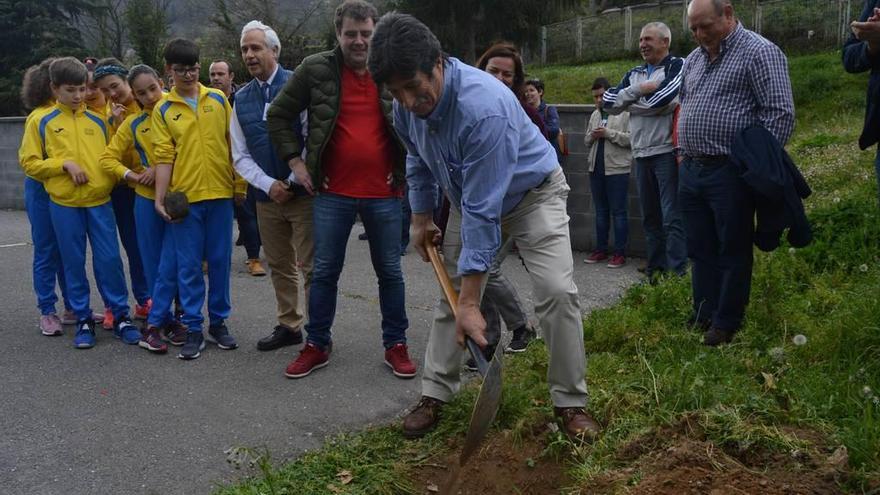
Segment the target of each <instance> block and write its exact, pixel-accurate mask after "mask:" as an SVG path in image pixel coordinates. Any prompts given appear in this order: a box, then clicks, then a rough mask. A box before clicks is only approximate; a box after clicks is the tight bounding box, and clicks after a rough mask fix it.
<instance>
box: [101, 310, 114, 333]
mask: <svg viewBox="0 0 880 495" xmlns="http://www.w3.org/2000/svg"><path fill="white" fill-rule="evenodd" d="M101 326H102V327H104V330H107V331H110V330H113V329H114V328H115V325H113V311H110V308H104V318H103V319H102V320H101Z"/></svg>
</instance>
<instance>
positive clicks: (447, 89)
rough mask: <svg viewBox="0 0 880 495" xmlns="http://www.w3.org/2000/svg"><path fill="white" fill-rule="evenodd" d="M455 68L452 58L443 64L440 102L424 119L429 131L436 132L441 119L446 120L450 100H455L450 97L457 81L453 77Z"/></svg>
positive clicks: (456, 63)
mask: <svg viewBox="0 0 880 495" xmlns="http://www.w3.org/2000/svg"><path fill="white" fill-rule="evenodd" d="M457 66H458V59H456V58H453V57H449V59H447V60H446V61H444V62H443V88H442V89H441V94H440V101H438V102H437V106H435V107H434V110H433V111H432V112H431V113H430V114H429V115H428V116H427V117H425V120H426V121H427V123H428V128H429V129H433V130H436V129H437V128H438V127H440V124H441V123H443V119H444V118H446V114H447V113H448V110H449V107H450V106H451V105H452V99H453V98H455V96H453V95H452V92H453V91H452V90H453V85H454V84H455V81H456V80H457V79H458V78H457V77H455V76H456V75H457V74H454V73H457V70H456V69H457Z"/></svg>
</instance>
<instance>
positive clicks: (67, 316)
mask: <svg viewBox="0 0 880 495" xmlns="http://www.w3.org/2000/svg"><path fill="white" fill-rule="evenodd" d="M92 321H94V322H95V323H101V322H102V321H104V315H102V314H99V313H95V312H94V311H92ZM61 324H62V325H76V313H74V312H73V311H71V310H69V309H66V310H64V316H62V317H61Z"/></svg>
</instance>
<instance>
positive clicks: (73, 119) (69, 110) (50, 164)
mask: <svg viewBox="0 0 880 495" xmlns="http://www.w3.org/2000/svg"><path fill="white" fill-rule="evenodd" d="M49 76H50V79H51V81H52V83H51V85H52V91H53V93H54V96H55V100H56V103H55V105H54V106H53V107H52V109H51V111H49V112H48V113H46V114H45V115H43V116H41V117H40V118H39V119H36V118H35V119H32V120H30V121H29V122H28V123H27V125H26V127H25V133H24V137H23V138H22V144H21V148H20V149H19V161H20V163H21V165H22V167H23V168H24V170H25V173H26V174H27V175H28V176H30V177H33V178H35V179H37V180H39V181H42V182H43V184H44V186H45V188H46V192H48V194H49V199H50V204H49V215H50V217H51V219H52V227H53V229H54V231H55V235H56V238H57V240H58V245H59V247H60V252H61V259H62V263H63V265H64V275H65V284H66V286H67V296H68V301H69V303H70V306H71V309H72V310H73V311H74V313H75V314H76V317H77V323H76V336H75V337H74V341H73V343H74V346H75V347H77V348H81V349H85V348H90V347H94V345H95V330H94V323H93V321H92V311H91V309H90V307H89V283H88V279H87V278H86V267H85V265H86V258H85V257H86V238H88V240H89V243H90V244H91V247H92V253H93V265H94V270H95V280H96V281H97V283H98V284H99V286H100V289H101V292H102V293H103V294H104V295H105V296H106V297H107V300H108V302H109V303H110V306H111V310H112V311H113V316H114V319H115V322H116V323H115V325H114V332H115V333H116V336H117V337H119V338H121V339H122V340H123V341H124V342H125V343H129V344H136V343H137V342H138V340H140V331H138V329H137V327H135V326H134V325H133V324H132V323H131V320H130V318H129V316H128V310H129V307H128V292H127V291H126V289H125V275H124V273H123V271H122V260H121V258H120V257H119V245H118V243H117V241H116V228H115V225H114V222H113V210H112V209H111V208H110V204H109V200H110V191H111V190H112V188H113V186H114V185H115V183H116V179H115V178H114V177H113V176H111V175H109V174H107V173H105V172H104V171H103V170H102V169H101V167H100V165H99V164H98V157H99V156H100V154H101V152H102V151H103V150H104V147H105V146H106V145H107V141H108V137H109V129H108V122H107V121H106V120H105V119H103V118H101V117H100V116H98V115H96V114H94V113H92V112H91V111H89V110H86V109H85V106H84V97H85V92H86V78H87V77H88V72H87V71H86V67H85V65H83V64H82V62H80V61H78V60H76V59H75V58H72V57H65V58H59V59H57V60H55V61H54V62H52V64H51V65H50V66H49Z"/></svg>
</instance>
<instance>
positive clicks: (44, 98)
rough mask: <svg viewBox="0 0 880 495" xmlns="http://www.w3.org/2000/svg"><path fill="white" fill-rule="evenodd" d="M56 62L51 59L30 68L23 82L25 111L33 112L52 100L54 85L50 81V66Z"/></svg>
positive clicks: (22, 97)
mask: <svg viewBox="0 0 880 495" xmlns="http://www.w3.org/2000/svg"><path fill="white" fill-rule="evenodd" d="M53 61H55V58H54V57H49V58H47V59H46V60H43V61H42V62H40V63H39V64H37V65H32V66H30V67H28V70H27V71H25V73H24V79H23V80H22V82H21V103H22V105H24V108H25V110H28V111H30V110H33V109H35V108H37V107H39V106H40V105H45V104H46V103H48V102H49V101H50V100H51V99H52V85H51V84H50V83H51V80H50V79H49V65H51V64H52V62H53Z"/></svg>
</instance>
